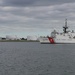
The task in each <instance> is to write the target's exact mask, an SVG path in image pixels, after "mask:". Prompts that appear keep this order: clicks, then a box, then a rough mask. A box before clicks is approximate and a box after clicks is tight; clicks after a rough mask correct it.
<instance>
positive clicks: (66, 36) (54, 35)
mask: <svg viewBox="0 0 75 75" xmlns="http://www.w3.org/2000/svg"><path fill="white" fill-rule="evenodd" d="M67 29H68V26H67V19H66V20H65V26H63V32H62V33H59V32H57V31H56V30H53V32H51V36H50V37H40V39H39V41H40V43H44V44H46V43H50V44H56V43H57V44H62V43H75V32H74V31H73V30H72V31H67Z"/></svg>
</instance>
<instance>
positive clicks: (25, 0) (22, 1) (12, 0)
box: [2, 0, 75, 6]
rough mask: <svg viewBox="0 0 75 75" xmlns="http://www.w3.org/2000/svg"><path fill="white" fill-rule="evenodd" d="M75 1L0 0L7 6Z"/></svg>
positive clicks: (44, 4) (72, 0)
mask: <svg viewBox="0 0 75 75" xmlns="http://www.w3.org/2000/svg"><path fill="white" fill-rule="evenodd" d="M70 2H75V0H2V5H7V6H47V5H57V4H62V3H70Z"/></svg>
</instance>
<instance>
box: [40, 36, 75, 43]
mask: <svg viewBox="0 0 75 75" xmlns="http://www.w3.org/2000/svg"><path fill="white" fill-rule="evenodd" d="M39 41H40V43H41V44H73V43H75V39H64V40H63V39H60V40H59V39H56V38H51V37H45V38H40V40H39Z"/></svg>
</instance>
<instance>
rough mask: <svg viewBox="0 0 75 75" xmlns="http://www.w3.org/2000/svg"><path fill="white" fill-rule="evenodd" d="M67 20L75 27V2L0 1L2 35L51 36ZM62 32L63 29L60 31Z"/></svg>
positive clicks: (44, 0)
mask: <svg viewBox="0 0 75 75" xmlns="http://www.w3.org/2000/svg"><path fill="white" fill-rule="evenodd" d="M65 18H67V19H68V25H69V26H73V28H74V25H75V21H74V20H75V0H0V32H1V33H0V34H1V35H7V34H15V35H19V36H27V35H32V34H33V35H35V34H36V35H37V34H40V35H42V34H43V35H44V34H49V31H51V30H52V29H53V28H56V29H58V30H59V29H60V28H62V26H63V25H64V20H65ZM60 30H61V29H60Z"/></svg>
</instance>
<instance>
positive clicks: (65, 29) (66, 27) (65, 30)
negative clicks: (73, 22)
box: [63, 19, 68, 33]
mask: <svg viewBox="0 0 75 75" xmlns="http://www.w3.org/2000/svg"><path fill="white" fill-rule="evenodd" d="M67 29H68V26H67V19H65V26H63V31H64V33H67Z"/></svg>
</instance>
